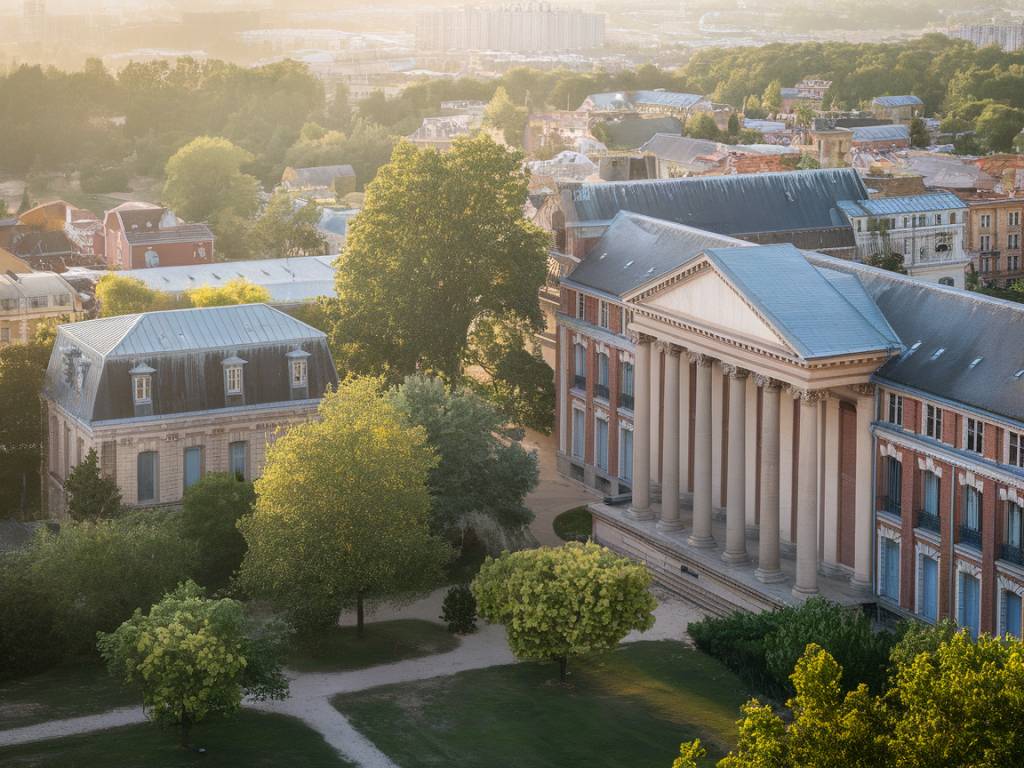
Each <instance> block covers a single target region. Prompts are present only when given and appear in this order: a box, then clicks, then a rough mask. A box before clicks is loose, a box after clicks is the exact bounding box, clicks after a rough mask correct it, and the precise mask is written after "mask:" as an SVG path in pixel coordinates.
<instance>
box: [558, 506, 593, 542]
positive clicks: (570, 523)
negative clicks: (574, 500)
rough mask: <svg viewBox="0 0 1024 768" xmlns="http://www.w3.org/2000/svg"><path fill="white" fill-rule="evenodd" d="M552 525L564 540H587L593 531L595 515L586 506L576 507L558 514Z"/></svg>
mask: <svg viewBox="0 0 1024 768" xmlns="http://www.w3.org/2000/svg"><path fill="white" fill-rule="evenodd" d="M551 525H552V527H553V528H554V529H555V535H556V536H557V537H558V538H560V539H561V540H562V541H586V540H587V539H589V538H590V536H591V534H592V533H593V516H592V515H591V514H590V510H588V509H587V508H586V507H574V508H573V509H570V510H569V511H567V512H563V513H562V514H560V515H558V517H556V518H555V519H554V520H553V521H552V523H551Z"/></svg>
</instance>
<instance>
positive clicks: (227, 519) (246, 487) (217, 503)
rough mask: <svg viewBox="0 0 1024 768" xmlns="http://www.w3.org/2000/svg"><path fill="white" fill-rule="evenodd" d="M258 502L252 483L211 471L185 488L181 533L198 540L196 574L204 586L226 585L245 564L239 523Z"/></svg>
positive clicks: (196, 541)
mask: <svg viewBox="0 0 1024 768" xmlns="http://www.w3.org/2000/svg"><path fill="white" fill-rule="evenodd" d="M255 502H256V494H255V492H254V491H253V487H252V483H250V482H246V481H245V480H239V479H238V478H236V477H235V476H234V475H231V474H209V475H207V476H206V477H204V478H203V479H202V480H200V481H199V482H198V483H196V484H195V485H193V486H191V487H190V488H189V489H188V490H186V491H185V496H184V498H183V499H182V511H181V532H182V534H183V535H184V536H185V537H186V538H188V539H190V540H191V541H193V542H194V543H195V546H196V554H197V563H196V568H195V571H194V572H193V577H194V578H195V580H196V581H197V582H199V583H200V584H202V585H203V586H204V587H207V588H208V589H219V588H221V587H224V586H226V585H227V584H228V582H229V581H230V580H231V576H232V575H233V574H234V573H235V571H236V570H238V566H240V565H241V564H242V558H243V557H244V556H245V539H244V538H243V536H242V534H241V532H240V531H239V530H238V525H237V524H238V521H239V520H240V519H241V518H242V517H244V516H245V515H248V514H250V513H251V512H252V506H253V504H254V503H255Z"/></svg>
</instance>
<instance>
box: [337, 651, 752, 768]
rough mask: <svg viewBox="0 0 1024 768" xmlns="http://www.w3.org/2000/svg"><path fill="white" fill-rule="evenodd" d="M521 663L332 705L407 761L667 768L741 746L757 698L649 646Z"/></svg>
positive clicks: (348, 697)
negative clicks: (683, 755) (695, 745)
mask: <svg viewBox="0 0 1024 768" xmlns="http://www.w3.org/2000/svg"><path fill="white" fill-rule="evenodd" d="M569 669H570V674H571V684H570V686H569V687H563V686H561V685H559V683H558V682H557V679H558V668H557V666H556V665H555V664H533V663H529V664H516V665H510V666H503V667H493V668H490V669H483V670H477V671H471V672H463V673H460V674H458V675H454V676H452V677H440V678H434V679H431V680H423V681H420V682H416V683H403V684H401V685H393V686H386V687H383V688H376V689H373V690H369V691H363V692H360V693H357V694H344V695H340V696H336V697H335V698H334V699H333V700H332V703H333V704H334V706H335V707H337V708H338V710H340V711H341V712H342V713H344V714H345V716H346V717H348V718H349V719H350V720H351V722H352V724H353V725H354V726H355V727H356V728H357V729H359V731H361V732H362V733H363V735H365V736H366V737H367V738H369V739H370V740H371V741H373V742H374V744H376V746H377V747H378V748H379V749H381V750H382V751H383V752H385V753H386V754H387V755H388V756H389V757H391V758H392V759H393V760H394V761H395V762H396V763H398V764H399V765H400V766H403V768H413V767H414V766H444V767H445V768H478V767H479V766H483V765H493V766H513V765H514V766H516V768H556V767H559V766H587V768H623V766H629V768H665V767H666V766H669V765H671V764H672V760H673V759H674V758H675V756H676V755H677V754H678V752H679V743H680V742H682V741H687V740H689V739H693V738H697V737H699V738H700V739H701V741H702V742H704V744H705V746H706V747H707V748H708V752H709V753H710V759H709V760H708V761H707V762H706V765H708V766H711V765H713V764H714V763H713V761H714V760H715V759H717V758H719V757H721V756H722V755H724V753H725V752H726V751H728V750H729V749H730V748H731V747H732V746H734V744H735V738H736V726H735V721H736V720H737V719H738V718H739V707H740V705H741V704H742V703H743V702H744V701H746V700H747V699H748V698H749V697H750V695H751V693H750V691H749V690H748V689H747V688H745V687H744V685H743V684H742V683H741V682H740V680H739V679H738V678H737V677H736V676H735V675H733V674H732V673H731V672H730V671H729V670H727V669H726V668H725V667H724V666H722V665H721V664H720V663H719V662H717V661H716V660H714V659H712V658H711V657H709V656H707V655H705V654H703V653H701V652H700V651H697V650H694V649H692V648H689V647H687V646H686V645H684V644H682V643H679V642H675V641H671V640H665V641H657V642H643V643H634V644H632V645H629V646H625V647H623V648H621V649H619V650H617V651H614V652H612V653H607V654H603V655H601V656H599V657H596V658H594V659H590V660H581V661H577V662H576V663H575V666H573V665H570V668H569Z"/></svg>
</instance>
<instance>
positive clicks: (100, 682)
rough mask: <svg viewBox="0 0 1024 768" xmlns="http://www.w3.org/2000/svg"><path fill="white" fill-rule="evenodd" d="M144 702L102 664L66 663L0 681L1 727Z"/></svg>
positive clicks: (28, 723)
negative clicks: (29, 675) (14, 678)
mask: <svg viewBox="0 0 1024 768" xmlns="http://www.w3.org/2000/svg"><path fill="white" fill-rule="evenodd" d="M141 703H142V697H141V696H140V695H139V694H138V693H136V692H135V691H132V690H130V689H128V688H125V687H124V686H122V685H121V684H120V683H119V682H118V681H117V680H115V679H114V678H113V677H111V676H110V675H109V674H107V671H106V669H105V668H103V667H102V666H100V665H99V663H97V662H94V661H83V662H79V663H78V664H77V665H71V664H67V665H62V666H59V667H55V668H54V669H50V670H47V671H46V672H43V673H41V674H38V675H32V676H31V677H23V678H20V679H18V680H8V681H7V682H4V683H0V730H6V729H8V728H18V727H20V726H23V725H32V724H34V723H41V722H44V721H46V720H57V719H61V718H65V717H78V716H79V715H93V714H96V713H97V712H105V711H107V710H108V709H114V708H116V707H127V706H131V705H134V704H141Z"/></svg>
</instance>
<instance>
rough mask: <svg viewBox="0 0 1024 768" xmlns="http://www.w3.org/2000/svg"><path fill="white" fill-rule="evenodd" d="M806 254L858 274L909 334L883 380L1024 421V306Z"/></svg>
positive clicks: (828, 265) (881, 371)
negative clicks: (915, 346) (1023, 341)
mask: <svg viewBox="0 0 1024 768" xmlns="http://www.w3.org/2000/svg"><path fill="white" fill-rule="evenodd" d="M806 255H807V258H808V259H809V260H810V262H811V263H813V264H815V265H817V266H820V267H825V268H827V269H829V270H832V271H835V272H842V273H846V274H849V275H853V276H855V277H856V278H857V280H858V281H859V282H860V284H861V285H863V286H864V289H865V290H866V291H867V294H868V295H869V296H870V297H871V299H872V301H873V302H874V303H875V305H876V306H877V307H878V308H879V310H880V311H881V312H882V314H884V315H885V318H886V319H887V320H888V322H889V324H890V325H891V326H892V327H893V329H894V330H895V331H896V333H897V334H898V335H899V337H900V339H902V341H903V344H904V346H905V347H906V351H905V352H904V353H903V354H901V355H899V356H898V357H894V358H893V359H891V360H890V361H889V362H887V363H886V364H885V365H883V366H882V367H881V368H880V369H879V371H878V374H877V375H878V376H879V377H880V378H882V379H885V380H888V381H892V382H894V383H896V384H900V385H903V386H907V387H910V388H912V389H916V390H919V391H921V392H924V393H927V394H931V395H934V396H935V397H938V398H942V399H944V400H949V401H952V402H955V403H963V404H965V405H967V406H970V407H973V408H976V409H979V410H982V411H986V412H988V413H991V414H995V415H998V416H1002V417H1005V418H1008V419H1012V420H1014V421H1017V422H1021V423H1024V373H1021V372H1022V371H1024V343H1022V341H1021V340H1022V339H1024V304H1018V303H1015V302H1010V301H1003V300H1000V299H994V298H991V297H988V296H985V295H983V294H978V293H973V292H971V291H963V290H959V289H956V288H949V287H946V286H942V285H937V284H935V283H926V282H923V281H921V280H916V279H914V278H910V277H907V276H905V275H899V274H896V273H893V272H888V271H886V270H883V269H878V268H875V267H869V266H867V265H864V264H857V263H855V262H850V261H845V260H842V259H835V258H832V257H829V256H823V255H821V254H818V253H808V254H806ZM915 344H919V346H918V347H917V348H916V349H914V345H915ZM940 349H941V350H943V351H942V353H941V354H938V355H936V353H937V352H938V350H940ZM979 358H980V361H979V362H978V363H977V364H976V365H974V367H971V363H973V362H974V361H975V360H978V359H979ZM1018 373H1020V375H1019V376H1018V375H1017V374H1018Z"/></svg>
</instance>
